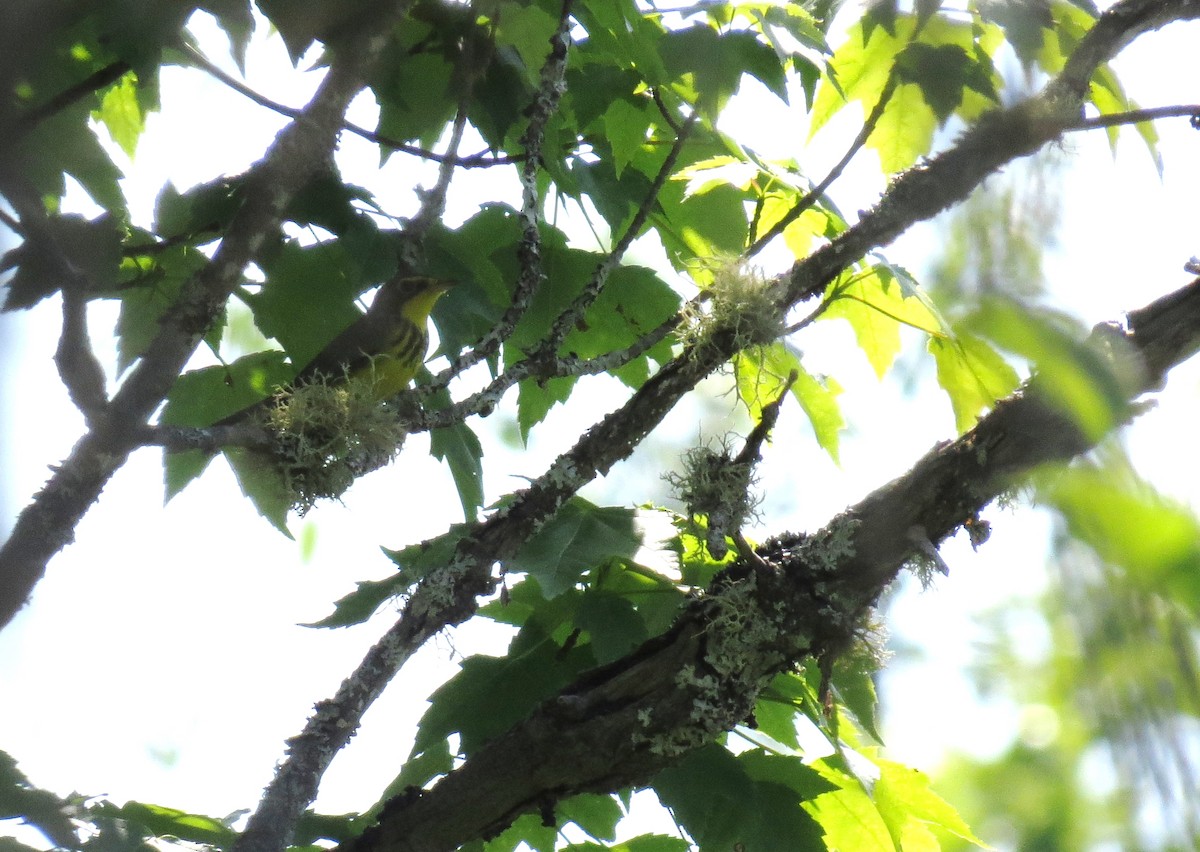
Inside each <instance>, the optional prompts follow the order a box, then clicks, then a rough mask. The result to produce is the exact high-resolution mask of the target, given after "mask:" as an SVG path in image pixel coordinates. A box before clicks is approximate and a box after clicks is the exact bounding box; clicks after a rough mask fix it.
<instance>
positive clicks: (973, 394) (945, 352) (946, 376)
mask: <svg viewBox="0 0 1200 852" xmlns="http://www.w3.org/2000/svg"><path fill="white" fill-rule="evenodd" d="M929 351H930V353H932V354H933V358H934V363H935V364H936V365H937V377H938V384H939V385H941V387H942V389H943V390H944V391H946V395H947V396H949V397H950V405H951V407H952V408H953V409H954V426H955V428H956V429H957V430H958V431H959V433H960V434H961V433H963V432H966V431H967V430H968V429H970V428H971V427H972V426H974V425H975V422H976V420H978V419H979V415H980V414H982V413H983V411H984V410H985V409H988V408H990V407H991V406H992V405H993V404H994V403H995V402H996V400H998V399H1002V398H1003V397H1005V396H1008V395H1009V394H1010V393H1012V392H1013V391H1014V390H1016V389H1017V386H1018V385H1019V384H1020V377H1019V376H1018V375H1017V371H1016V370H1014V369H1013V368H1012V366H1011V365H1010V364H1009V363H1008V362H1007V361H1005V360H1004V359H1003V358H1002V357H1001V356H1000V353H998V352H997V351H996V350H995V349H993V348H992V347H991V346H990V345H989V344H988V343H987V342H986V341H985V340H982V339H980V338H978V337H975V336H973V335H970V334H966V333H962V334H956V335H954V336H953V337H931V338H929Z"/></svg>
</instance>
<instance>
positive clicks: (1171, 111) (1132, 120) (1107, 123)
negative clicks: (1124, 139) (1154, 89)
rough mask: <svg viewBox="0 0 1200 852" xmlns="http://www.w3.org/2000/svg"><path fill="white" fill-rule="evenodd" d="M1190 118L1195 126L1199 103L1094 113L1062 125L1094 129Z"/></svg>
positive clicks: (1199, 113) (1199, 107)
mask: <svg viewBox="0 0 1200 852" xmlns="http://www.w3.org/2000/svg"><path fill="white" fill-rule="evenodd" d="M1184 117H1187V118H1190V119H1191V120H1192V125H1193V126H1195V125H1196V123H1197V121H1200V104H1190V105H1179V106H1165V107H1149V108H1147V109H1131V110H1129V111H1127V112H1115V113H1110V114H1109V115H1096V116H1092V117H1090V118H1081V119H1079V121H1077V122H1075V123H1074V124H1073V125H1069V126H1067V127H1064V128H1063V130H1064V131H1066V132H1073V131H1076V130H1095V129H1096V128H1098V127H1117V126H1119V125H1122V124H1140V123H1141V122H1143V121H1154V120H1155V119H1159V118H1184Z"/></svg>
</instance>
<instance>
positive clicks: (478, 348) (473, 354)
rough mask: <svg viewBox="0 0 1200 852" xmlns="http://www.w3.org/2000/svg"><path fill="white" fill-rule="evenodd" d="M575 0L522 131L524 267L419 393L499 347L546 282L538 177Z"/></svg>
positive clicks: (554, 39) (561, 85)
mask: <svg viewBox="0 0 1200 852" xmlns="http://www.w3.org/2000/svg"><path fill="white" fill-rule="evenodd" d="M571 3H572V0H564V2H563V4H562V11H561V16H560V18H559V24H558V29H557V30H556V31H555V33H554V35H553V36H551V37H550V45H551V47H550V53H549V55H548V56H547V57H546V62H545V64H544V65H543V66H542V74H541V84H540V85H539V86H538V89H537V92H536V93H535V95H534V100H533V103H532V104H531V105H530V107H529V109H528V110H527V114H528V115H529V125H528V126H527V127H526V129H525V133H524V134H523V135H522V136H521V143H522V146H523V147H524V149H525V153H524V163H523V164H522V168H521V177H520V180H521V212H520V219H521V241H520V244H519V245H518V248H517V259H518V261H519V262H520V268H521V272H520V277H519V278H518V279H517V286H516V288H515V289H514V290H513V297H512V300H511V301H510V303H509V306H508V308H507V309H506V310H505V311H504V314H503V315H502V316H501V317H500V319H499V320H498V321H497V322H496V324H495V326H493V327H492V328H491V329H490V330H489V331H488V332H487V333H486V334H485V335H483V337H482V338H480V340H479V342H478V343H477V344H476V345H475V346H474V347H473V348H471V349H470V350H469V351H467V352H464V353H462V354H460V355H459V356H458V357H456V358H455V359H454V360H453V361H451V362H450V365H449V366H448V367H447V368H446V369H445V370H442V372H440V373H438V374H437V375H436V376H435V377H434V379H433V381H432V382H430V383H429V384H428V385H426V386H424V387H422V388H420V389H418V391H417V393H418V395H419V396H420V397H422V398H428V397H429V396H430V395H432V394H433V393H436V392H437V391H439V390H442V389H443V388H445V387H446V386H447V385H448V384H449V383H450V380H451V379H453V378H454V377H455V376H458V375H460V374H461V373H462V372H463V371H464V370H467V369H469V368H470V367H473V366H474V365H476V364H478V363H479V362H481V361H484V360H486V359H487V358H490V357H491V356H492V355H493V354H495V353H496V352H497V351H499V349H500V345H501V344H502V343H503V342H504V341H505V340H507V339H508V337H509V335H511V334H512V332H513V329H515V328H516V327H517V323H518V322H520V320H521V317H523V316H524V315H525V311H526V310H528V308H529V305H530V303H531V302H532V301H533V294H534V292H536V290H537V287H538V285H539V284H540V283H541V278H542V259H541V251H542V250H541V242H542V237H541V230H540V227H539V222H540V220H541V210H540V203H539V202H540V198H539V195H538V187H537V178H538V170H539V168H540V167H541V162H542V159H541V158H542V143H543V137H544V134H545V130H546V123H547V122H548V121H549V120H550V116H551V115H553V114H554V112H555V110H557V109H558V103H559V100H560V99H561V98H562V94H563V92H564V91H565V88H566V84H565V82H564V79H565V75H566V71H567V48H568V45H569V44H570V41H571V36H570V15H571Z"/></svg>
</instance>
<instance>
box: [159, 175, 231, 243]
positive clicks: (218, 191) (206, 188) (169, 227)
mask: <svg viewBox="0 0 1200 852" xmlns="http://www.w3.org/2000/svg"><path fill="white" fill-rule="evenodd" d="M244 186H245V182H244V179H242V178H219V179H218V180H215V181H212V182H210V183H206V184H200V185H199V186H195V187H192V188H191V189H189V190H188V191H187V192H184V193H182V194H181V193H180V192H179V191H178V190H176V189H175V187H174V185H172V184H169V183H168V184H166V185H165V186H164V187H163V188H162V191H161V192H159V194H158V198H157V199H156V201H155V203H154V230H155V232H156V233H158V234H159V236H161V237H163V238H164V239H169V238H172V237H195V236H198V235H200V234H203V233H212V235H213V236H212V238H213V239H216V235H217V233H218V232H220V231H223V230H224V229H225V226H226V225H228V224H229V223H230V221H232V219H233V217H234V214H236V213H237V211H238V210H239V209H240V208H241V206H242V200H243V197H244V196H243V189H244ZM201 242H203V241H201ZM198 244H200V243H198Z"/></svg>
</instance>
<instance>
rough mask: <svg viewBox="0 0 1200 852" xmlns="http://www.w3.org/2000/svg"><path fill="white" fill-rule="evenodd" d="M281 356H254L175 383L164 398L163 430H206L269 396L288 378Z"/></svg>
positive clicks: (275, 353) (289, 372) (273, 353)
mask: <svg viewBox="0 0 1200 852" xmlns="http://www.w3.org/2000/svg"><path fill="white" fill-rule="evenodd" d="M292 372H293V371H292V369H291V368H290V367H289V366H288V364H287V363H286V362H285V361H284V358H283V353H282V352H279V351H275V350H270V351H266V352H255V353H254V354H252V355H247V356H245V357H244V358H239V359H237V360H236V361H234V362H233V363H231V364H227V365H225V366H216V367H204V368H202V369H199V370H191V371H189V372H187V373H184V374H183V375H182V376H180V377H179V378H178V379H176V380H175V384H174V386H173V387H172V388H171V392H170V393H169V394H168V395H167V404H166V406H165V407H164V408H163V413H162V418H161V422H162V424H163V425H164V426H210V425H212V424H213V423H215V422H216V421H218V420H220V419H221V418H223V417H226V416H228V415H230V414H233V413H234V412H235V411H241V410H242V409H243V408H245V407H246V406H248V405H253V404H254V403H256V402H258V401H259V400H260V399H265V398H266V397H268V396H270V395H271V393H272V392H274V390H275V389H276V388H277V387H279V386H280V385H282V384H285V383H286V382H287V381H288V380H289V379H290V378H291V376H292Z"/></svg>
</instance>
